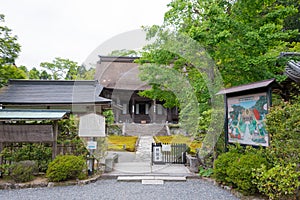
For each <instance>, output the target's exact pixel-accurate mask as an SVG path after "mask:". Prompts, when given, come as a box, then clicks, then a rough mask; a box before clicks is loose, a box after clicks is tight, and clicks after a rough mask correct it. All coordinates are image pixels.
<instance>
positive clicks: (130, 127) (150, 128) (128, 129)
mask: <svg viewBox="0 0 300 200" xmlns="http://www.w3.org/2000/svg"><path fill="white" fill-rule="evenodd" d="M123 126H124V127H123V129H124V132H125V135H132V136H156V135H167V128H166V125H165V124H135V123H124V124H123Z"/></svg>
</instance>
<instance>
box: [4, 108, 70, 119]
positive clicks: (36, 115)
mask: <svg viewBox="0 0 300 200" xmlns="http://www.w3.org/2000/svg"><path fill="white" fill-rule="evenodd" d="M69 112H70V111H68V110H32V109H31V110H13V109H1V110H0V121H7V120H11V121H22V120H59V119H62V118H65V117H67V115H68V113H69Z"/></svg>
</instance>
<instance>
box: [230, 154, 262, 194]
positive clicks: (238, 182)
mask: <svg viewBox="0 0 300 200" xmlns="http://www.w3.org/2000/svg"><path fill="white" fill-rule="evenodd" d="M267 164H268V163H267V160H266V158H264V157H262V156H261V155H259V154H255V153H252V152H250V153H246V154H244V155H241V157H240V158H239V159H236V160H234V161H233V162H231V163H229V166H228V168H227V169H226V174H227V176H228V177H227V178H226V180H227V181H228V182H230V183H233V184H234V186H235V187H237V189H238V190H239V191H241V192H243V193H244V194H254V193H255V192H257V187H256V185H255V184H254V183H253V182H252V172H253V170H255V169H257V168H260V167H261V166H262V165H267Z"/></svg>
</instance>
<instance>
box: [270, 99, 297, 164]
mask: <svg viewBox="0 0 300 200" xmlns="http://www.w3.org/2000/svg"><path fill="white" fill-rule="evenodd" d="M299 100H300V99H299V98H298V99H296V101H295V102H292V103H290V102H284V103H282V104H281V105H279V106H275V107H272V109H271V112H270V113H269V114H268V115H267V121H266V125H267V131H268V132H269V134H270V136H271V142H270V149H269V153H270V155H271V156H272V158H273V160H274V161H273V162H274V163H278V162H282V163H300V142H299V140H300V134H299V130H300V115H299V113H300V103H299V102H300V101H299Z"/></svg>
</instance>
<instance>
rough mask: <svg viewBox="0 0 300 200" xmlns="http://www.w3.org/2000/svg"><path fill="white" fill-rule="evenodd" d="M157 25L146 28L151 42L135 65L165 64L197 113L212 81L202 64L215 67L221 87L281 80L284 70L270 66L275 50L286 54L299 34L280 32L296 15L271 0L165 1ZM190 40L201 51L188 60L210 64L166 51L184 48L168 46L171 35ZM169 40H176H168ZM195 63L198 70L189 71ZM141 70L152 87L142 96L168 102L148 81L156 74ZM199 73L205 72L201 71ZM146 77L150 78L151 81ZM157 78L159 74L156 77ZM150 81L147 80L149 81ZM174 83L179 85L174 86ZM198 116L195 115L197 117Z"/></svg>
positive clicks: (290, 8)
mask: <svg viewBox="0 0 300 200" xmlns="http://www.w3.org/2000/svg"><path fill="white" fill-rule="evenodd" d="M168 6H169V8H170V9H169V11H167V12H166V13H165V18H164V23H163V24H162V25H161V26H157V25H154V26H152V27H146V28H145V29H146V30H147V32H148V37H149V38H154V37H156V41H155V42H154V43H153V44H151V45H148V46H146V47H145V52H144V53H143V55H142V59H141V60H140V62H141V63H145V62H151V63H156V64H159V65H170V66H173V69H175V70H177V71H178V72H179V73H181V74H182V75H185V76H186V77H187V79H188V81H189V82H190V84H191V85H192V87H193V88H194V93H195V94H196V96H197V99H198V102H199V106H200V109H199V111H200V112H201V113H202V114H203V116H204V113H205V112H206V110H208V108H209V106H210V102H211V98H214V97H213V96H212V91H210V89H209V86H208V85H207V83H208V82H209V81H207V80H211V82H210V83H214V81H215V80H214V77H215V75H216V71H215V70H212V69H210V68H209V67H207V66H205V65H211V66H213V65H216V69H217V70H218V71H219V72H220V73H221V75H222V77H223V81H224V86H225V87H230V86H236V85H240V84H245V83H249V82H254V81H259V80H263V79H267V78H274V77H275V78H277V80H279V81H281V80H284V79H285V78H286V77H285V76H284V74H283V72H284V66H275V64H276V62H277V59H278V55H279V54H280V52H281V51H289V50H290V49H292V48H293V47H296V46H297V45H298V46H299V44H297V43H290V42H289V41H291V40H294V39H295V38H296V37H297V36H298V35H299V30H297V29H296V28H295V27H294V28H291V29H285V28H284V27H285V25H286V24H285V20H286V19H287V18H288V17H290V16H293V15H295V14H297V8H295V6H293V5H291V4H286V5H284V4H282V3H281V2H280V1H276V0H254V1H246V0H235V1H230V0H202V1H196V0H173V1H171V3H169V5H168ZM174 35H185V36H186V37H190V38H191V39H192V40H193V41H195V42H196V43H197V44H198V45H199V46H202V47H203V49H204V50H205V51H202V50H199V52H198V53H197V52H195V53H194V56H196V57H197V56H198V57H201V56H202V55H201V54H203V53H204V54H205V53H207V54H208V55H207V56H206V58H205V57H201V59H204V60H207V58H211V59H212V61H214V63H209V62H203V63H201V62H200V63H196V64H195V63H193V62H191V61H192V60H193V59H186V57H185V56H182V55H184V54H187V52H181V53H180V52H178V51H172V49H173V50H174V49H176V48H177V49H178V48H180V47H176V45H177V46H178V45H182V46H185V43H184V42H181V43H180V42H179V43H177V44H176V42H173V43H172V40H170V38H172V36H174ZM173 41H176V39H174V40H173ZM197 65H199V66H201V68H202V70H200V71H199V70H195V69H196V68H195V67H197ZM145 68H147V66H146V67H143V68H141V69H142V70H141V71H142V73H141V77H142V78H143V79H144V80H146V81H150V83H152V85H153V88H152V90H151V91H146V92H144V93H143V94H144V95H145V96H149V97H152V96H156V97H158V98H160V97H161V98H163V99H164V100H165V101H168V102H170V103H172V102H173V104H175V103H176V101H174V98H172V97H173V96H172V95H166V94H165V92H161V91H159V90H164V91H166V90H165V88H166V87H164V85H163V84H157V83H155V82H153V80H151V79H153V78H155V76H158V75H157V74H155V75H153V76H152V75H151V68H152V69H155V67H151V66H148V68H149V69H145ZM203 72H205V73H203ZM151 76H152V77H151ZM159 77H160V76H159ZM151 81H152V82H151ZM179 85H180V84H179ZM200 118H201V117H200Z"/></svg>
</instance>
